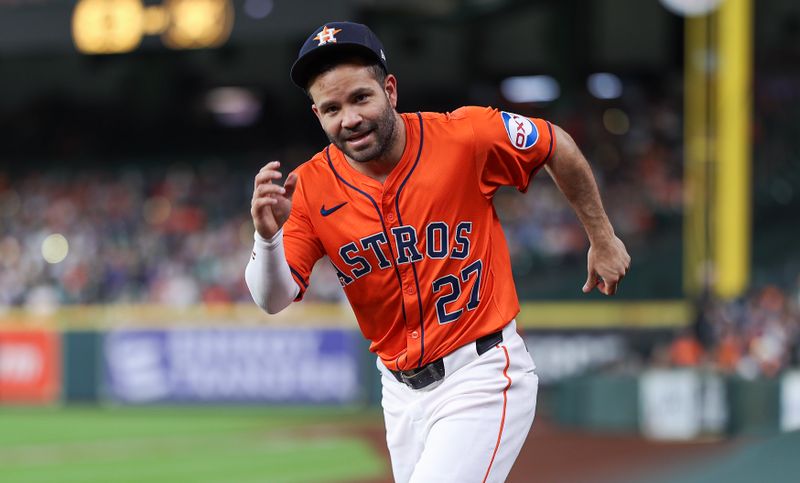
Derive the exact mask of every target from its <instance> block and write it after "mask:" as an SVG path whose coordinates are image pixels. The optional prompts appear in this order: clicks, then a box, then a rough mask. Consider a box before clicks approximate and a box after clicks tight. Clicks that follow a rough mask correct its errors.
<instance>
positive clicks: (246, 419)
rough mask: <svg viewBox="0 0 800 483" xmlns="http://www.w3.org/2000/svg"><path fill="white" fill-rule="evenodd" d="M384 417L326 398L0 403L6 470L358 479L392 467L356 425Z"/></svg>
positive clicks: (158, 478) (106, 477)
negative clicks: (127, 404) (306, 404)
mask: <svg viewBox="0 0 800 483" xmlns="http://www.w3.org/2000/svg"><path fill="white" fill-rule="evenodd" d="M379 424H380V419H379V416H378V415H376V414H375V413H371V412H367V413H362V412H360V411H357V410H350V409H329V408H328V409H326V408H274V409H263V408H261V409H259V408H209V407H203V408H195V407H189V408H181V407H158V408H88V407H87V408H68V409H53V408H49V409H28V408H0V475H2V476H0V480H2V481H3V482H9V483H12V482H13V483H17V482H19V483H24V482H64V483H66V482H80V483H84V482H141V481H146V482H148V483H160V482H193V483H194V482H197V483H205V482H208V483H210V482H236V483H250V482H270V483H294V482H298V483H300V482H302V483H309V482H320V483H322V482H337V481H338V482H353V481H357V480H359V479H368V478H379V477H382V476H383V475H385V474H386V472H387V466H388V464H387V462H385V461H384V458H383V456H382V455H380V454H378V453H377V452H376V451H375V450H374V449H373V448H372V446H371V445H370V444H369V442H368V441H365V440H362V439H361V438H359V437H357V436H356V435H354V434H353V432H352V431H350V430H351V429H352V428H353V427H364V426H365V425H367V426H368V425H379Z"/></svg>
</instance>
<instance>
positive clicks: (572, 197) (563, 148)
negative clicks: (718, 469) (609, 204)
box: [546, 126, 614, 243]
mask: <svg viewBox="0 0 800 483" xmlns="http://www.w3.org/2000/svg"><path fill="white" fill-rule="evenodd" d="M554 128H555V131H556V136H557V143H556V150H555V152H554V153H553V156H552V157H551V158H550V160H548V162H547V165H546V168H547V172H548V173H550V176H551V177H552V178H553V180H554V181H555V182H556V185H557V186H558V188H559V189H560V190H561V192H562V193H563V194H564V196H565V197H566V198H567V200H568V201H569V203H570V205H571V206H572V209H573V210H574V211H575V214H576V215H577V216H578V219H579V220H580V222H581V224H583V228H584V229H585V230H586V234H587V235H588V236H589V240H590V241H591V242H592V243H594V242H596V241H601V240H608V239H610V238H611V237H613V236H614V228H613V227H612V226H611V223H610V222H609V220H608V216H607V215H606V212H605V209H603V202H602V200H601V199H600V192H599V190H598V189H597V183H596V182H595V179H594V175H593V174H592V169H591V168H590V167H589V163H588V162H587V161H586V159H585V158H584V157H583V154H582V153H581V151H580V149H578V146H577V145H576V144H575V141H574V140H573V139H572V137H571V136H570V135H569V134H567V133H566V132H565V131H564V130H563V129H561V128H560V127H558V126H554Z"/></svg>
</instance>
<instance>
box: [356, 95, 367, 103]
mask: <svg viewBox="0 0 800 483" xmlns="http://www.w3.org/2000/svg"><path fill="white" fill-rule="evenodd" d="M368 98H369V95H367V94H359V95H357V96H356V102H364V101H366V100H367V99H368Z"/></svg>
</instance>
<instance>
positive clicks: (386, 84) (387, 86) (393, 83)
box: [383, 74, 397, 108]
mask: <svg viewBox="0 0 800 483" xmlns="http://www.w3.org/2000/svg"><path fill="white" fill-rule="evenodd" d="M383 90H384V92H386V97H388V98H389V102H391V103H392V107H395V108H396V107H397V77H395V76H394V75H392V74H388V75H387V76H386V79H384V81H383Z"/></svg>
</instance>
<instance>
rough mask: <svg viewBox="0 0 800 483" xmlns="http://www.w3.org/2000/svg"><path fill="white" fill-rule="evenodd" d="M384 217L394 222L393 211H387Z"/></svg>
mask: <svg viewBox="0 0 800 483" xmlns="http://www.w3.org/2000/svg"><path fill="white" fill-rule="evenodd" d="M386 219H387V220H388V221H389V222H394V213H389V214H388V215H386Z"/></svg>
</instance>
